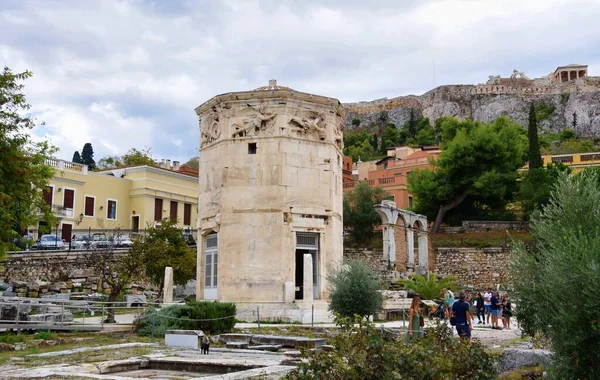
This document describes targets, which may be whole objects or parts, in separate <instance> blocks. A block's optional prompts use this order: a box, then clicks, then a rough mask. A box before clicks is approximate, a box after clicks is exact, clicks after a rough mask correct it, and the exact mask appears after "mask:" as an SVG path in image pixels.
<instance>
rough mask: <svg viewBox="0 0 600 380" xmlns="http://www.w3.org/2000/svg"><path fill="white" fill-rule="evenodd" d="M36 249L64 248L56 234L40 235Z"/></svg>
mask: <svg viewBox="0 0 600 380" xmlns="http://www.w3.org/2000/svg"><path fill="white" fill-rule="evenodd" d="M37 247H38V249H65V243H64V242H63V241H62V239H60V238H58V236H56V235H42V237H41V238H40V241H39V243H38V245H37Z"/></svg>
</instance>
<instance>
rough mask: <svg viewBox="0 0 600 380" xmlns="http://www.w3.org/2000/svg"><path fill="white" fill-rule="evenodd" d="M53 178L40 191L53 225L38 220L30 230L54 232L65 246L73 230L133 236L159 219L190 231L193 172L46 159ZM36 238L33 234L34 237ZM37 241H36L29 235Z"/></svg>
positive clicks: (195, 179) (194, 198)
mask: <svg viewBox="0 0 600 380" xmlns="http://www.w3.org/2000/svg"><path fill="white" fill-rule="evenodd" d="M48 164H50V165H51V166H52V167H54V169H55V175H54V177H53V178H52V179H51V180H50V183H49V184H48V186H46V188H45V189H43V197H44V200H45V201H46V202H47V203H48V204H49V205H51V206H52V210H53V213H54V215H55V216H56V218H57V221H58V224H57V225H54V226H50V225H48V224H47V223H46V222H45V221H44V220H40V221H39V222H38V224H37V225H35V226H31V230H32V231H34V232H38V231H39V234H43V233H49V232H52V233H57V234H60V235H61V236H62V239H64V240H65V241H67V242H69V241H70V240H71V238H72V236H73V233H74V231H75V230H86V229H91V230H114V229H117V228H119V229H122V230H130V231H131V232H133V233H135V232H138V231H140V230H143V229H145V228H146V227H147V226H148V225H153V224H154V223H156V222H159V221H160V220H162V219H163V218H171V219H172V220H176V221H177V224H178V225H179V227H181V228H185V229H192V230H195V229H196V225H197V223H196V219H197V215H198V211H197V208H198V198H197V197H198V188H199V185H198V171H196V170H193V169H187V168H179V163H178V162H177V161H174V162H173V164H174V165H173V167H171V164H170V161H167V162H166V163H162V166H163V167H159V166H145V165H144V166H133V167H122V168H118V169H110V170H102V171H96V172H93V171H90V170H88V168H87V165H82V164H77V163H73V162H68V161H63V160H58V159H49V160H48ZM34 235H37V234H34ZM34 237H37V236H34Z"/></svg>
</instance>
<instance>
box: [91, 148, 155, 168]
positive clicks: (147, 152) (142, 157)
mask: <svg viewBox="0 0 600 380" xmlns="http://www.w3.org/2000/svg"><path fill="white" fill-rule="evenodd" d="M143 165H148V166H155V165H156V160H154V159H153V158H152V149H150V148H148V147H146V148H144V149H142V150H138V149H136V148H131V149H129V150H128V151H127V153H125V154H124V155H122V156H106V157H104V158H102V159H101V160H100V161H99V162H98V167H100V168H102V169H111V168H120V167H124V166H143Z"/></svg>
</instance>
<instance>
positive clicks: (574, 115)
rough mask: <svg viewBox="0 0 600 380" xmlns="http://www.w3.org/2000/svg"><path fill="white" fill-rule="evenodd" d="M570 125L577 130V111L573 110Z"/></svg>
mask: <svg viewBox="0 0 600 380" xmlns="http://www.w3.org/2000/svg"><path fill="white" fill-rule="evenodd" d="M571 126H572V127H573V130H577V112H573V117H572V119H571Z"/></svg>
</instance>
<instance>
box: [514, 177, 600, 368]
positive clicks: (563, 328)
mask: <svg viewBox="0 0 600 380" xmlns="http://www.w3.org/2000/svg"><path fill="white" fill-rule="evenodd" d="M599 181H600V177H599V176H598V173H597V172H595V171H594V170H588V169H586V170H584V171H583V173H582V174H580V175H574V176H568V175H566V174H564V175H561V176H560V177H559V179H558V182H557V185H556V187H555V188H554V190H553V191H552V195H551V198H550V202H549V203H548V204H547V205H546V206H545V207H544V208H543V211H542V212H541V213H540V214H539V215H536V216H534V217H532V221H531V229H532V234H533V237H534V246H533V248H532V249H531V250H528V249H526V247H525V246H524V245H522V244H520V245H518V246H517V247H516V248H515V252H514V257H513V259H512V261H511V265H510V274H511V278H512V279H513V280H512V281H513V288H514V296H515V303H516V304H517V305H518V306H519V307H518V308H517V317H518V318H519V321H520V323H521V327H522V328H523V330H524V331H525V332H526V333H528V334H530V335H531V334H539V333H542V334H544V335H545V336H547V337H548V339H549V340H550V342H551V346H552V349H553V350H554V353H555V355H554V357H553V364H552V366H553V368H552V370H553V371H552V372H551V374H552V375H553V376H554V377H555V378H559V379H577V378H579V379H598V378H600V361H599V360H598V358H599V354H598V353H599V352H600V329H598V326H597V321H598V305H600V293H599V292H598V287H599V284H600V270H599V268H600V188H599V186H598V183H599Z"/></svg>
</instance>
